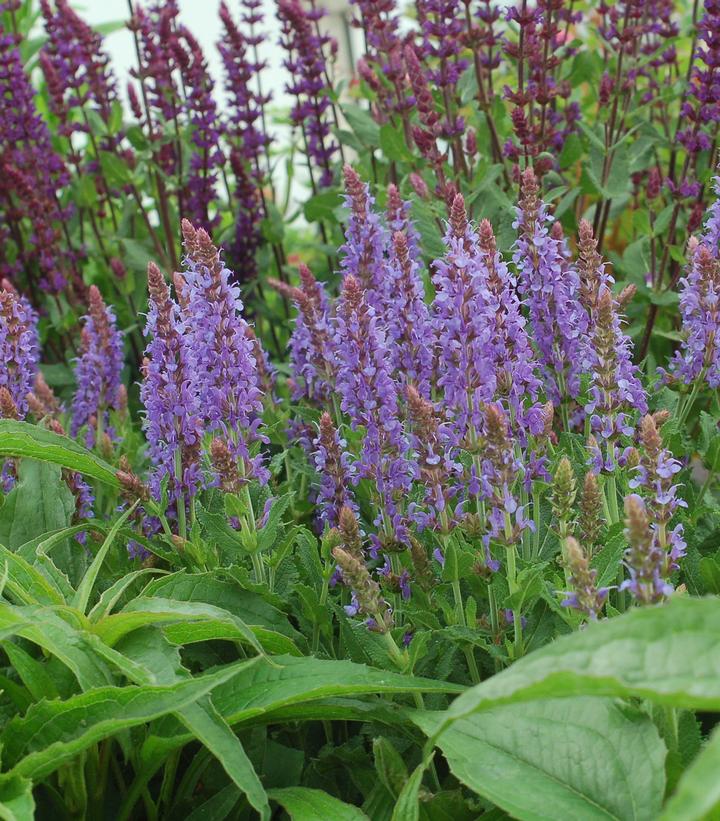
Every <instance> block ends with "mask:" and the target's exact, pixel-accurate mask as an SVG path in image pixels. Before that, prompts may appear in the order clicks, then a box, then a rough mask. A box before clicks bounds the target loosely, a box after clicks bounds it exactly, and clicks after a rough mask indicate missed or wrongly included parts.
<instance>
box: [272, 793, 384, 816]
mask: <svg viewBox="0 0 720 821" xmlns="http://www.w3.org/2000/svg"><path fill="white" fill-rule="evenodd" d="M268 795H269V796H270V798H272V800H273V801H277V803H278V804H280V805H281V806H282V807H284V808H285V810H286V811H287V814H288V815H289V816H290V818H291V819H292V821H328V819H333V821H368V817H367V815H365V813H364V812H363V811H362V810H361V809H359V808H358V807H353V806H352V804H346V803H345V802H344V801H340V800H339V799H337V798H335V797H334V796H332V795H328V794H327V793H326V792H323V791H322V790H313V789H310V788H309V787H283V788H281V789H276V790H270V791H269V792H268Z"/></svg>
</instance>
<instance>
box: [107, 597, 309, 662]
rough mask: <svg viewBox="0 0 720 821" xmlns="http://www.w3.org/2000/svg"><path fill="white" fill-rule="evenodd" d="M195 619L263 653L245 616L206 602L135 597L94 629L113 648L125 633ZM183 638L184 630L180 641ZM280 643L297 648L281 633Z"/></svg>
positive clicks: (183, 626)
mask: <svg viewBox="0 0 720 821" xmlns="http://www.w3.org/2000/svg"><path fill="white" fill-rule="evenodd" d="M192 621H200V622H205V621H210V622H213V623H218V624H220V625H222V626H223V629H224V631H225V633H226V634H227V635H226V636H222V637H224V638H231V639H232V640H234V641H243V642H245V643H247V644H249V645H250V646H251V647H253V648H254V649H255V650H257V651H258V652H259V653H262V652H263V648H262V645H261V644H260V642H259V641H258V639H257V638H256V635H255V632H254V630H253V627H251V626H249V625H247V624H246V623H245V622H244V621H243V620H242V619H240V618H238V617H237V616H234V615H233V614H232V613H229V612H228V611H227V610H224V609H223V608H221V607H215V606H213V605H211V604H205V603H204V602H183V601H177V600H175V599H161V598H157V597H152V598H150V597H148V598H146V597H140V598H136V599H133V600H132V601H131V602H129V603H128V605H127V606H126V607H125V608H124V609H123V610H121V611H120V612H119V613H116V614H114V615H112V616H108V617H107V618H105V619H103V620H102V621H101V622H99V623H98V624H97V626H96V627H95V631H96V632H97V634H98V635H99V636H100V637H101V638H102V640H103V641H104V642H105V643H106V644H108V645H109V646H111V647H112V646H113V645H115V644H117V642H118V641H120V639H121V638H122V637H123V636H126V635H127V634H128V633H131V632H132V631H133V630H137V629H139V628H140V627H145V626H146V625H149V624H172V623H173V622H180V623H181V630H182V628H187V627H189V626H190V625H189V624H187V623H188V622H192ZM260 632H261V633H263V634H267V633H270V632H271V631H262V630H260ZM276 635H277V634H276ZM210 637H213V636H210ZM205 638H207V636H206V635H203V640H204V639H205ZM183 641H184V639H183V638H182V632H181V634H180V643H182V642H183ZM278 642H279V644H280V646H282V647H287V646H288V644H289V645H290V647H291V648H293V649H294V645H293V644H292V642H291V641H290V640H289V639H287V638H286V637H285V636H279V635H278Z"/></svg>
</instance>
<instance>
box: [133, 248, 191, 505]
mask: <svg viewBox="0 0 720 821" xmlns="http://www.w3.org/2000/svg"><path fill="white" fill-rule="evenodd" d="M148 288H149V292H150V302H149V310H148V315H147V323H146V325H145V335H146V336H147V337H148V338H149V341H148V345H147V347H146V349H145V362H144V364H143V382H142V385H141V387H140V399H141V401H142V403H143V405H144V406H145V417H144V420H143V429H144V430H145V435H146V437H147V440H148V446H149V454H150V459H151V461H152V463H153V470H152V472H151V477H150V487H151V490H152V493H153V496H154V497H155V498H156V499H159V498H160V495H161V484H162V482H163V480H165V479H166V478H167V482H168V490H169V498H170V501H171V502H176V501H177V500H178V499H179V498H180V497H181V496H185V497H187V496H192V495H194V494H195V493H196V492H197V490H198V489H199V487H200V485H201V479H202V477H201V473H200V440H201V437H202V434H203V425H202V415H201V405H200V401H199V395H198V389H197V384H196V381H195V376H196V375H197V366H196V364H195V359H194V356H193V352H192V350H191V348H190V344H189V340H188V338H187V336H186V334H185V326H184V323H183V320H182V318H181V316H180V308H179V307H178V305H177V303H176V302H175V301H174V300H173V299H172V298H171V297H170V289H169V288H168V286H167V284H166V283H165V280H164V279H163V275H162V273H161V272H160V269H159V268H158V267H157V266H156V265H155V264H154V263H152V262H151V263H150V264H149V265H148Z"/></svg>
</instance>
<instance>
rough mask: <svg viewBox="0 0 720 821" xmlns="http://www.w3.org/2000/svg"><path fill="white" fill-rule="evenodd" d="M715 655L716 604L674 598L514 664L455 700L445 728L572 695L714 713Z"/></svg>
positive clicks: (718, 653) (719, 702) (719, 640)
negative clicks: (497, 710) (482, 713)
mask: <svg viewBox="0 0 720 821" xmlns="http://www.w3.org/2000/svg"><path fill="white" fill-rule="evenodd" d="M718 657H720V600H719V599H716V598H707V599H692V598H689V597H684V596H678V597H675V598H673V599H672V600H671V601H669V602H668V603H667V604H664V605H659V606H655V607H645V608H642V609H639V608H638V609H635V610H633V611H631V612H629V613H625V614H623V615H622V616H618V617H617V618H614V619H608V620H606V621H603V622H599V623H597V624H591V625H589V626H588V628H587V629H586V630H583V631H582V632H580V633H574V634H572V635H568V636H563V637H562V638H559V639H557V640H556V641H555V642H553V643H552V644H550V645H548V646H547V647H544V648H542V649H541V650H538V651H536V652H535V653H531V654H530V655H529V656H526V657H525V658H523V659H520V660H519V661H517V662H516V663H515V664H513V665H512V667H510V668H508V669H507V670H505V671H503V672H502V673H499V674H498V675H496V676H493V677H492V678H490V679H488V680H487V681H485V682H483V683H482V684H479V685H476V686H475V687H473V688H471V689H470V690H468V691H467V692H466V693H464V694H463V695H461V696H460V697H459V698H458V699H456V700H455V702H454V703H453V704H452V705H451V707H450V708H449V709H448V711H447V713H446V714H445V720H444V722H443V726H448V725H450V724H451V723H452V722H453V721H456V720H458V719H460V718H465V717H467V716H469V715H471V714H472V713H473V712H476V711H479V710H487V709H490V708H491V707H495V706H497V705H500V704H507V703H512V702H521V701H532V700H537V699H543V698H558V697H559V698H562V697H567V696H576V695H607V696H638V697H641V698H648V699H651V700H652V701H655V702H658V703H661V704H669V705H673V706H676V707H687V708H690V709H707V710H720V673H719V672H718V666H717V659H718ZM440 732H442V727H441V728H440Z"/></svg>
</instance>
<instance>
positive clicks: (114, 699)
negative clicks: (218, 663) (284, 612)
mask: <svg viewBox="0 0 720 821" xmlns="http://www.w3.org/2000/svg"><path fill="white" fill-rule="evenodd" d="M257 661H258V659H257V658H255V659H249V660H247V661H242V662H238V663H236V664H232V665H228V666H227V667H223V668H222V669H221V670H218V671H216V672H213V673H207V674H205V675H202V676H197V677H195V678H191V679H186V680H184V681H179V682H176V683H174V684H172V685H168V686H150V685H143V686H139V687H138V686H131V687H100V688H97V689H93V690H89V691H88V692H86V693H81V694H80V695H77V696H73V697H72V698H69V699H67V700H65V701H41V702H39V703H38V704H36V705H33V706H32V707H31V708H30V709H29V710H28V712H27V714H26V715H25V716H23V717H22V718H14V719H12V720H11V721H10V722H9V723H8V724H7V725H6V726H5V728H4V730H3V732H2V734H1V735H0V742H1V743H2V747H3V763H4V765H5V766H6V767H9V768H11V773H12V774H14V775H18V776H21V777H26V778H33V779H35V780H37V779H41V778H44V777H45V776H47V775H49V774H50V773H51V772H54V771H55V770H56V769H57V768H58V767H60V766H61V765H62V764H63V763H65V762H66V761H68V760H69V759H71V758H73V757H74V756H75V755H77V754H78V753H80V752H82V751H83V750H85V749H87V748H88V747H89V746H90V745H91V744H95V743H97V742H98V741H101V740H102V739H103V738H107V737H108V736H112V735H115V734H116V733H118V732H120V731H121V730H123V729H127V728H129V727H134V726H137V725H138V724H145V723H146V722H148V721H152V720H153V719H156V718H158V717H160V716H162V715H165V714H166V713H172V712H176V711H178V710H182V709H183V708H184V707H186V706H187V705H190V704H193V703H194V702H196V701H198V700H199V699H201V698H202V697H203V696H205V695H207V694H208V693H210V692H211V691H212V690H213V689H214V688H215V687H217V686H218V685H219V684H222V683H223V682H225V681H227V680H229V679H231V678H232V677H233V676H235V675H237V674H238V673H239V672H240V671H241V670H243V669H246V668H248V667H251V666H253V665H255V664H256V663H257Z"/></svg>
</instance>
